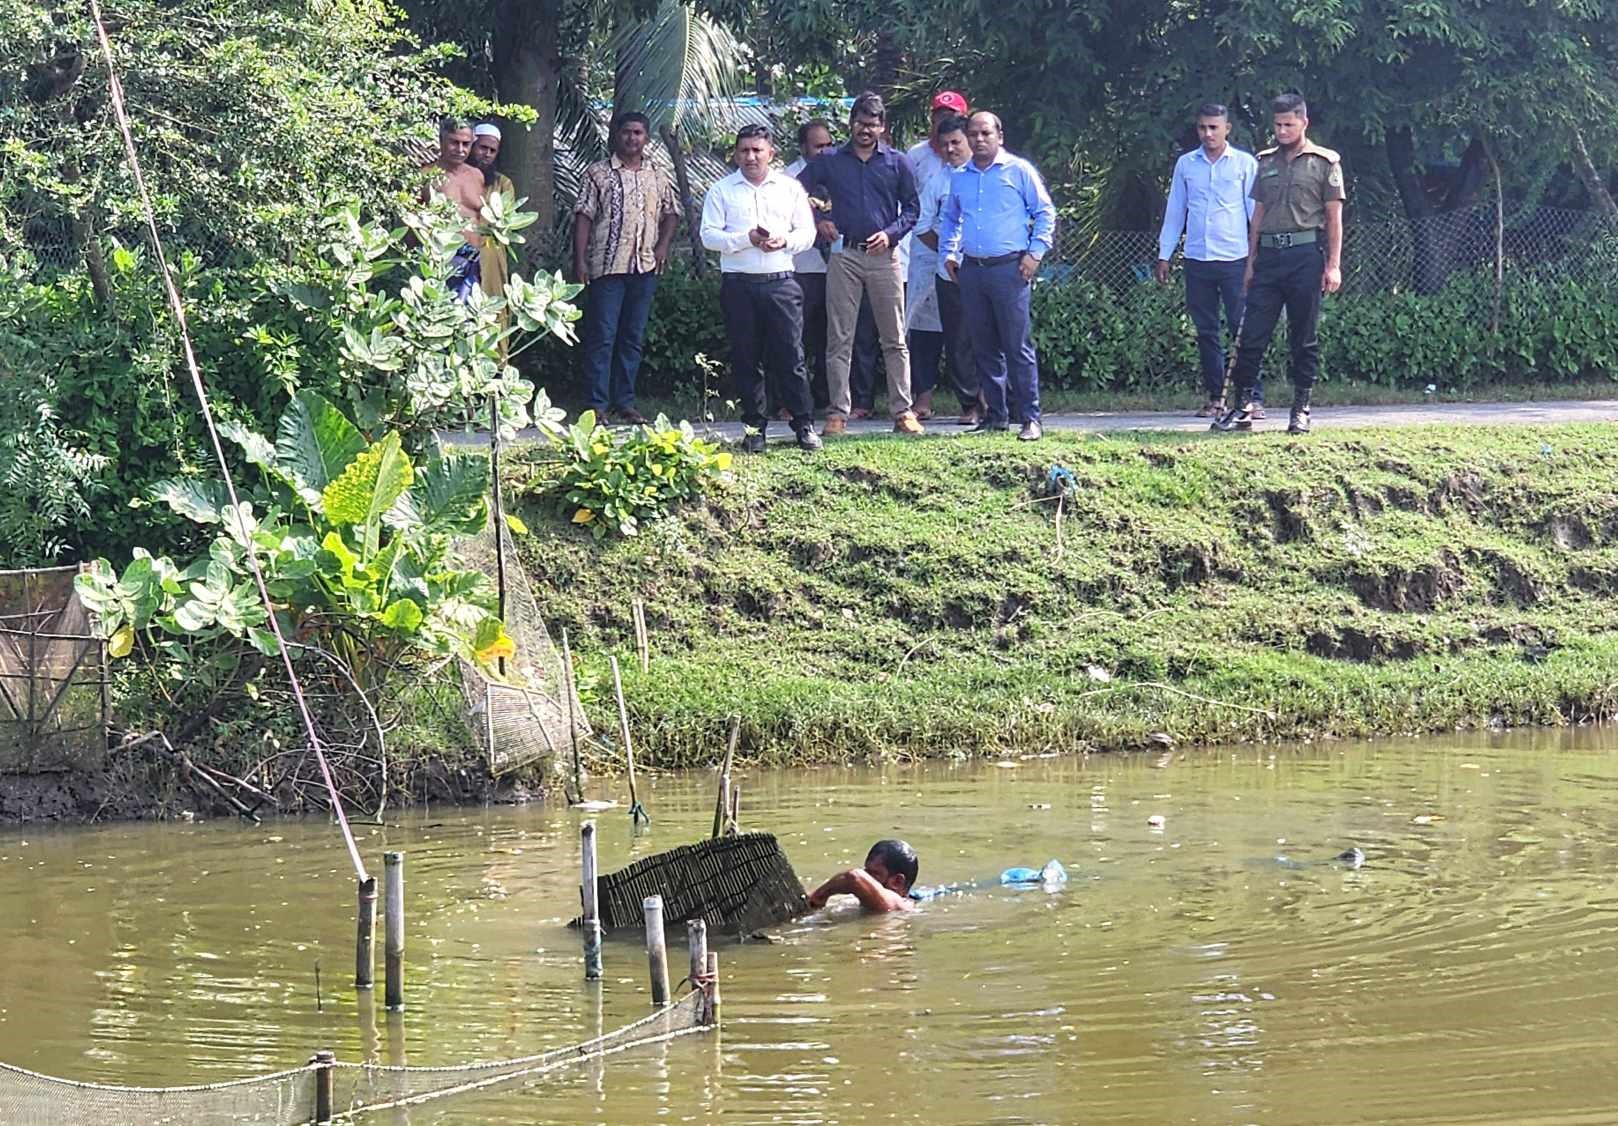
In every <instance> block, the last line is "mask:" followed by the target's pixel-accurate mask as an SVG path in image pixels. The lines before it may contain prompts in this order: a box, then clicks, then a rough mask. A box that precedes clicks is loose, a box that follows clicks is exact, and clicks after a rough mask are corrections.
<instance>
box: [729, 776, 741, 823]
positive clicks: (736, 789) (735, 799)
mask: <svg viewBox="0 0 1618 1126" xmlns="http://www.w3.org/2000/svg"><path fill="white" fill-rule="evenodd" d="M741 831H742V784H741V783H740V782H738V783H736V784H735V785H734V786H732V787H731V788H730V832H731V835H732V836H739V835H740V834H741Z"/></svg>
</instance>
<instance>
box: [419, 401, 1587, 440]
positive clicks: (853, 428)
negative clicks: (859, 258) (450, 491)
mask: <svg viewBox="0 0 1618 1126" xmlns="http://www.w3.org/2000/svg"><path fill="white" fill-rule="evenodd" d="M1311 421H1313V423H1314V425H1315V429H1316V430H1317V431H1320V430H1340V429H1354V428H1359V427H1366V426H1431V425H1450V426H1526V425H1533V424H1540V425H1543V424H1549V423H1558V422H1615V421H1618V399H1596V400H1588V401H1585V400H1566V401H1562V400H1550V401H1545V402H1536V403H1434V404H1432V405H1427V404H1420V405H1417V404H1401V405H1396V406H1376V407H1316V408H1315V409H1314V412H1313V414H1312V416H1311ZM1044 422H1045V429H1046V430H1047V431H1052V430H1082V431H1099V430H1169V431H1186V432H1192V431H1198V430H1207V429H1208V420H1207V419H1205V418H1197V417H1195V416H1194V415H1192V414H1191V413H1189V412H1185V413H1175V412H1168V411H1143V412H1140V413H1134V414H1112V413H1108V412H1103V411H1091V412H1087V413H1084V414H1048V415H1046V416H1045V419H1044ZM1286 426H1287V407H1286V403H1285V402H1281V403H1278V404H1277V405H1276V406H1275V407H1273V408H1271V409H1270V416H1269V418H1267V419H1265V420H1264V421H1262V422H1259V423H1256V424H1255V426H1254V429H1255V430H1256V431H1264V430H1285V429H1286ZM892 427H893V424H892V422H891V421H889V420H887V419H880V420H879V419H861V420H858V421H850V422H849V424H848V432H849V433H850V434H885V433H888V432H890V431H891V430H892ZM699 429H707V430H710V431H712V432H714V433H716V434H717V435H718V436H719V437H721V438H723V439H724V440H726V441H730V442H737V441H740V440H741V437H742V424H741V423H739V422H718V423H714V424H713V425H712V426H710V427H706V428H703V427H699ZM927 432H928V433H929V434H942V435H944V436H945V437H953V436H958V435H961V434H964V433H965V432H966V431H965V429H964V428H962V427H960V426H957V425H955V419H954V417H953V416H946V417H943V418H937V419H933V420H931V421H930V422H928V423H927ZM769 435H770V439H771V440H772V441H776V442H786V441H790V440H791V437H792V436H791V433H790V432H789V430H788V428H787V425H786V423H784V422H772V423H771V424H770V430H769ZM445 437H447V438H449V439H450V440H451V441H460V440H468V439H470V440H474V441H475V440H477V439H476V437H475V436H464V435H460V434H453V435H445ZM522 437H524V438H532V437H535V434H534V433H533V432H532V431H527V432H524V434H523V435H522Z"/></svg>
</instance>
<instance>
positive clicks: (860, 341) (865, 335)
mask: <svg viewBox="0 0 1618 1126" xmlns="http://www.w3.org/2000/svg"><path fill="white" fill-rule="evenodd" d="M881 354H882V341H881V339H880V338H879V337H878V335H877V331H876V314H875V313H873V312H871V299H870V298H869V297H862V298H860V316H859V319H858V320H857V321H855V322H854V356H853V359H852V360H851V361H850V363H849V367H848V392H849V398H851V399H852V400H853V401H854V405H855V406H856V407H864V408H865V409H866V410H873V409H875V407H876V361H877V357H878V356H880V355H881Z"/></svg>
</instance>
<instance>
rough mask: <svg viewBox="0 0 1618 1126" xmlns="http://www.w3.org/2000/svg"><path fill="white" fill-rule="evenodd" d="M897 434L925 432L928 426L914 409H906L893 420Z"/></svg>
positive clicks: (894, 430)
mask: <svg viewBox="0 0 1618 1126" xmlns="http://www.w3.org/2000/svg"><path fill="white" fill-rule="evenodd" d="M893 432H894V433H895V434H925V433H927V428H926V427H925V426H923V425H922V424H921V422H920V420H918V419H917V418H916V414H915V412H914V411H905V412H904V414H902V415H900V416H899V417H898V418H896V419H894V420H893Z"/></svg>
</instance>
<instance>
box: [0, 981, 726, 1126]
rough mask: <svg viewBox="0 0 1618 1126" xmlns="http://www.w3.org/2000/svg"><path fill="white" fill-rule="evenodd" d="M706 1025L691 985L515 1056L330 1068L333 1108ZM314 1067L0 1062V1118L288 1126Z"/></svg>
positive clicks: (417, 1096)
mask: <svg viewBox="0 0 1618 1126" xmlns="http://www.w3.org/2000/svg"><path fill="white" fill-rule="evenodd" d="M710 1027H713V1026H712V1025H711V1024H710V1023H709V1022H708V1021H707V1016H706V997H705V995H704V994H703V992H702V991H701V990H700V989H693V990H692V991H691V992H690V993H687V994H686V995H685V996H684V997H683V998H681V999H680V1000H678V1001H676V1002H674V1003H673V1004H671V1005H669V1006H667V1007H665V1008H662V1009H659V1010H657V1011H656V1012H654V1013H652V1014H651V1015H650V1016H646V1017H642V1018H641V1019H640V1020H637V1021H634V1022H633V1023H631V1024H627V1025H625V1026H624V1027H622V1028H618V1029H615V1030H613V1031H612V1032H609V1033H607V1034H606V1035H604V1036H598V1037H596V1038H595V1039H593V1040H586V1041H584V1042H583V1043H581V1044H570V1045H568V1046H566V1047H562V1048H552V1049H551V1050H550V1051H546V1052H540V1053H537V1054H535V1055H531V1056H520V1057H518V1058H516V1059H507V1060H487V1061H480V1062H474V1063H465V1064H456V1065H451V1066H446V1067H389V1066H383V1065H379V1064H358V1063H344V1062H342V1061H338V1062H336V1063H334V1064H332V1065H331V1070H332V1104H331V1105H332V1110H333V1111H334V1113H335V1114H336V1116H337V1117H338V1119H340V1120H351V1119H356V1118H363V1116H365V1115H367V1114H369V1113H370V1112H373V1111H380V1110H386V1109H388V1108H390V1107H400V1106H408V1105H411V1104H414V1103H421V1102H426V1101H428V1100H429V1099H438V1098H445V1097H448V1096H451V1095H458V1094H464V1093H466V1092H469V1091H479V1090H483V1089H484V1088H487V1087H492V1086H495V1085H496V1084H500V1083H509V1082H514V1081H518V1080H523V1079H532V1078H535V1077H537V1076H543V1075H548V1074H550V1073H552V1072H555V1071H558V1070H561V1069H562V1068H565V1067H569V1066H572V1065H574V1064H578V1063H587V1062H589V1061H591V1060H596V1059H600V1058H602V1057H604V1056H610V1055H616V1054H617V1053H619V1052H624V1051H628V1050H629V1049H631V1048H635V1047H639V1046H641V1045H643V1044H657V1043H661V1042H663V1041H665V1040H672V1039H674V1038H675V1037H677V1036H685V1035H688V1034H690V1033H693V1032H702V1031H704V1030H706V1029H708V1028H710ZM320 1070H321V1067H320V1065H317V1064H314V1063H310V1064H307V1065H305V1066H303V1067H297V1068H293V1069H291V1070H289V1071H278V1072H276V1073H274V1074H273V1075H258V1076H253V1077H252V1078H248V1079H232V1080H229V1081H227V1082H223V1083H206V1084H199V1085H197V1086H191V1087H114V1086H109V1085H106V1084H101V1083H79V1082H75V1081H73V1080H70V1079H57V1078H54V1077H52V1076H49V1075H41V1074H39V1073H38V1072H34V1071H28V1070H27V1069H25V1068H20V1067H13V1066H12V1065H10V1064H4V1063H0V1122H3V1123H7V1124H10V1123H17V1124H19V1126H21V1124H29V1126H31V1124H33V1123H52V1124H68V1126H79V1124H83V1126H110V1124H113V1123H125V1122H130V1123H134V1122H138V1123H141V1124H142V1126H193V1124H196V1126H202V1124H208V1126H212V1124H214V1123H242V1124H246V1123H251V1124H253V1126H297V1124H301V1123H309V1122H313V1121H314V1120H315V1110H316V1097H317V1094H316V1092H317V1086H318V1073H319V1071H320Z"/></svg>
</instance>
